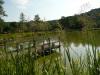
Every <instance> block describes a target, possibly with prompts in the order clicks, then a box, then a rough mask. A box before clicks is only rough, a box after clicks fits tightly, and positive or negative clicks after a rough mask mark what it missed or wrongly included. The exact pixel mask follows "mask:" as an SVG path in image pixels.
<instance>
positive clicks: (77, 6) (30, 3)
mask: <svg viewBox="0 0 100 75" xmlns="http://www.w3.org/2000/svg"><path fill="white" fill-rule="evenodd" d="M4 1H5V4H4V9H5V11H6V13H7V15H8V17H5V18H4V19H5V21H19V17H20V13H21V12H23V13H24V14H25V18H26V19H27V20H32V19H34V15H36V14H39V16H40V17H41V19H43V20H44V19H45V20H53V19H59V18H61V16H71V15H74V14H79V13H82V12H86V11H89V10H90V9H94V8H99V7H100V0H4Z"/></svg>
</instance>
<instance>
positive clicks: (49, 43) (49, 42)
mask: <svg viewBox="0 0 100 75" xmlns="http://www.w3.org/2000/svg"><path fill="white" fill-rule="evenodd" d="M48 45H49V49H50V53H51V51H52V50H51V41H50V38H48Z"/></svg>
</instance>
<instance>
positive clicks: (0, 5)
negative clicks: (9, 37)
mask: <svg viewBox="0 0 100 75" xmlns="http://www.w3.org/2000/svg"><path fill="white" fill-rule="evenodd" d="M3 4H4V1H3V0H0V32H3V29H4V21H3V19H2V17H4V16H6V14H5V11H4V8H3Z"/></svg>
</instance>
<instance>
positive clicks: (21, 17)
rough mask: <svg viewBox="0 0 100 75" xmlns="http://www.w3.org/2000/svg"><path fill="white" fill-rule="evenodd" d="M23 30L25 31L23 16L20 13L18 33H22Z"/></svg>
mask: <svg viewBox="0 0 100 75" xmlns="http://www.w3.org/2000/svg"><path fill="white" fill-rule="evenodd" d="M24 30H25V15H24V13H23V12H22V13H21V14H20V22H19V32H24Z"/></svg>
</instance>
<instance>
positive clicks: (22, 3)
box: [12, 0, 31, 9]
mask: <svg viewBox="0 0 100 75" xmlns="http://www.w3.org/2000/svg"><path fill="white" fill-rule="evenodd" d="M12 1H13V3H15V4H16V6H17V7H18V8H21V9H25V8H26V7H27V5H28V4H29V3H30V1H31V0H12Z"/></svg>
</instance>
